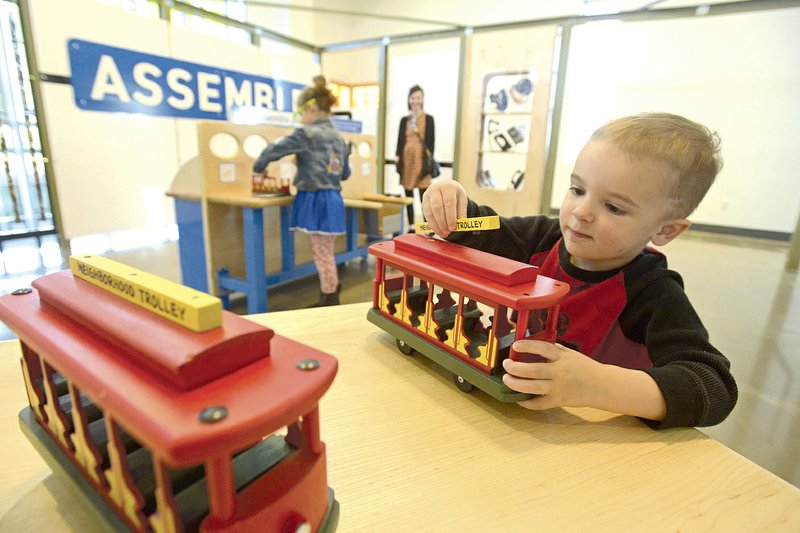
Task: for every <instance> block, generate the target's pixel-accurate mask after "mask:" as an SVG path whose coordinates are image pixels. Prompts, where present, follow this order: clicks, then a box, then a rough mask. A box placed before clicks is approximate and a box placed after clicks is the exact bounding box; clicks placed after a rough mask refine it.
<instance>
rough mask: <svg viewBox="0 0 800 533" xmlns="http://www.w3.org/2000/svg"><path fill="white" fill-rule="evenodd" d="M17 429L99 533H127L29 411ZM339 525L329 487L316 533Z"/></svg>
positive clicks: (329, 532) (125, 526)
mask: <svg viewBox="0 0 800 533" xmlns="http://www.w3.org/2000/svg"><path fill="white" fill-rule="evenodd" d="M19 425H20V428H22V433H24V434H25V436H26V437H27V438H28V440H29V441H30V442H31V444H32V445H33V447H34V448H35V449H36V451H37V452H38V453H39V455H41V456H42V458H43V459H44V460H45V462H46V463H47V465H48V466H49V467H50V468H51V469H52V470H53V472H54V473H55V474H56V475H57V476H59V477H60V478H61V479H65V480H68V481H70V482H71V486H73V487H74V488H76V489H77V491H75V492H74V494H78V495H80V497H81V499H82V500H83V501H84V502H85V503H86V504H87V505H86V506H85V508H87V509H91V511H92V513H93V518H94V519H96V520H95V522H96V523H97V525H98V529H100V530H103V531H129V530H130V527H129V526H128V524H127V523H126V522H125V521H124V520H122V518H120V517H119V515H117V513H116V512H114V510H113V509H112V508H111V506H110V505H109V504H108V503H107V502H106V501H105V500H104V499H103V497H102V496H100V494H98V493H97V491H96V490H94V487H92V486H91V484H89V482H88V481H86V478H85V477H84V476H83V474H82V473H81V472H80V470H78V468H77V467H76V466H75V465H74V464H73V463H72V461H70V460H69V459H68V458H67V457H66V456H65V455H64V453H63V452H62V451H61V448H59V447H58V445H57V444H56V443H55V442H53V439H52V438H51V437H50V435H49V434H48V433H47V432H46V431H45V430H44V429H43V428H42V427H41V426H40V425H39V422H38V421H37V420H36V417H35V416H34V415H33V412H32V411H31V408H30V407H25V408H24V409H23V410H22V411H20V413H19ZM338 524H339V502H338V501H336V498H335V497H334V493H333V489H332V488H330V487H328V510H327V511H326V513H325V517H324V518H323V519H322V522H321V523H320V526H319V529H318V530H317V531H318V532H319V533H333V532H334V531H336V527H337V525H338Z"/></svg>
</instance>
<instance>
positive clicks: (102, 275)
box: [0, 256, 338, 532]
mask: <svg viewBox="0 0 800 533" xmlns="http://www.w3.org/2000/svg"><path fill="white" fill-rule="evenodd" d="M75 259H76V258H75V257H73V258H72V260H73V261H71V263H73V265H72V272H70V271H64V272H58V273H56V274H51V275H48V276H44V277H42V278H39V279H38V280H36V281H35V282H34V284H33V285H34V289H33V290H31V289H24V290H20V291H15V294H11V295H6V296H3V297H2V298H0V318H2V320H3V321H5V322H6V324H8V326H9V327H10V328H11V329H12V330H13V331H14V333H16V334H17V335H18V336H19V338H20V341H21V344H22V354H23V355H22V359H21V364H22V371H23V377H24V380H25V386H26V388H27V393H28V400H29V404H30V406H29V407H27V408H25V409H23V411H22V412H21V413H20V425H21V427H22V429H23V431H24V432H25V434H26V436H28V438H29V439H30V440H31V442H32V443H33V444H34V445H35V447H36V448H37V449H38V451H39V452H40V453H41V454H42V455H43V457H44V458H45V459H46V460H47V461H48V463H49V464H50V465H51V466H52V467H54V469H55V470H56V471H59V470H60V471H62V472H64V473H66V474H67V475H69V476H70V477H71V478H72V480H73V481H74V482H75V483H76V485H77V486H78V488H79V489H80V492H81V493H82V494H83V495H84V496H86V497H87V498H88V499H89V500H90V501H91V503H92V504H93V505H94V507H96V508H97V509H98V510H99V511H100V516H102V517H103V519H104V520H105V522H106V523H107V526H108V527H109V529H110V530H114V531H118V530H121V529H125V528H126V527H127V528H130V529H132V530H136V531H155V532H173V531H209V532H210V531H234V530H235V531H253V532H255V531H258V532H267V531H270V532H272V531H275V532H284V531H292V532H295V531H333V530H335V528H336V524H337V520H338V503H337V502H336V500H335V499H334V498H333V491H332V490H330V489H329V488H328V486H327V473H326V462H325V444H324V443H323V442H321V441H320V430H319V414H318V401H319V399H320V398H321V397H322V395H323V394H324V393H325V391H326V390H327V389H328V387H329V386H330V384H331V383H332V381H333V379H334V376H335V374H336V370H337V362H336V359H335V358H333V357H331V356H330V355H327V354H325V353H322V352H319V351H317V350H314V349H312V348H310V347H308V346H304V345H302V344H299V343H297V342H294V341H291V340H289V339H287V338H284V337H281V336H280V335H274V333H273V331H272V330H270V329H268V328H265V327H263V326H260V325H258V324H256V323H254V322H251V321H249V320H246V319H244V318H242V317H239V316H237V315H235V314H233V313H229V312H227V311H222V310H221V306H219V303H218V299H214V300H216V303H213V304H211V305H210V308H211V310H210V311H209V309H208V307H209V306H204V305H201V306H199V307H198V306H197V305H196V302H198V301H203V299H204V298H213V297H210V296H208V295H205V294H203V293H199V292H198V291H193V290H192V289H188V288H186V287H182V286H180V285H178V284H172V283H171V282H168V281H166V280H161V279H160V278H156V277H155V276H150V277H151V278H155V279H156V280H159V281H157V282H156V283H155V286H156V289H151V288H149V287H150V286H149V285H148V284H147V283H140V284H137V283H136V282H135V280H140V281H141V280H144V279H145V278H147V276H149V275H148V274H146V273H143V272H141V271H136V270H135V269H130V268H128V267H124V265H120V264H119V263H114V265H116V266H114V265H111V267H109V268H110V271H111V274H108V272H109V270H104V269H105V268H106V267H108V266H109V265H101V267H102V268H95V266H96V265H95V266H93V262H94V261H95V260H98V261H99V260H102V259H103V258H97V257H94V256H83V257H81V258H80V259H79V260H78V261H77V266H79V267H80V268H79V269H76V262H75V261H74V260H75ZM105 261H107V262H108V260H105ZM109 263H113V262H109ZM81 265H82V266H81ZM87 265H88V266H87ZM115 268H116V272H115V271H114V269H115ZM129 271H130V272H129ZM81 278H83V279H81ZM159 283H160V285H159ZM166 284H171V285H172V286H175V287H176V288H175V289H173V288H171V287H170V286H169V285H166ZM96 285H98V286H101V287H104V288H98V286H96ZM165 287H166V288H165ZM178 288H179V289H178ZM182 290H186V291H192V292H193V293H194V294H191V293H190V294H188V296H186V297H183V296H182V294H179V293H180V292H181V291H182ZM128 296H130V298H127V297H128ZM126 298H127V299H128V300H130V301H125V299H126ZM214 308H216V310H215V309H214ZM198 313H199V315H198ZM159 314H160V315H161V316H158V315H159ZM193 314H194V315H197V316H199V322H196V323H195V324H194V326H191V324H190V326H191V327H193V329H195V331H191V330H189V329H187V327H184V326H185V325H186V324H189V322H190V321H189V317H190V315H193ZM182 321H187V322H186V324H183V325H181V322H182ZM176 322H177V323H176Z"/></svg>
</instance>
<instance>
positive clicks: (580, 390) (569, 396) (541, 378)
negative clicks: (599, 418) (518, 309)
mask: <svg viewBox="0 0 800 533" xmlns="http://www.w3.org/2000/svg"><path fill="white" fill-rule="evenodd" d="M514 350H516V351H517V352H525V353H532V354H537V355H540V356H542V357H544V358H545V359H547V360H548V362H543V363H523V362H520V361H513V360H511V359H506V360H505V361H503V368H504V369H505V370H506V372H508V374H506V375H504V376H503V383H505V384H506V385H507V386H508V387H509V388H511V389H513V390H515V391H518V392H524V393H527V394H539V395H540V396H537V397H536V398H531V399H530V400H525V401H522V402H519V405H521V406H523V407H525V408H527V409H534V410H539V409H550V408H552V407H584V406H594V404H595V401H594V398H595V392H596V388H597V387H598V385H599V384H600V383H601V379H600V374H601V372H602V367H603V366H605V365H603V364H602V363H598V362H597V361H595V360H594V359H591V358H590V357H587V356H585V355H583V354H582V353H580V352H576V351H575V350H570V349H569V348H565V347H564V346H562V345H560V344H551V343H549V342H544V341H534V340H521V341H517V342H515V343H514Z"/></svg>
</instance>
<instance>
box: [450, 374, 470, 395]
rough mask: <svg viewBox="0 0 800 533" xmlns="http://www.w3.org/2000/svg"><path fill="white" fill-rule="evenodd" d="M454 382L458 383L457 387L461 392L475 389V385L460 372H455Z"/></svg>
mask: <svg viewBox="0 0 800 533" xmlns="http://www.w3.org/2000/svg"><path fill="white" fill-rule="evenodd" d="M453 383H455V384H456V387H458V390H460V391H461V392H472V391H473V390H475V385H473V384H472V383H470V382H469V381H467V380H466V379H464V378H462V377H461V376H459V375H458V374H453Z"/></svg>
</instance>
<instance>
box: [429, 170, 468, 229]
mask: <svg viewBox="0 0 800 533" xmlns="http://www.w3.org/2000/svg"><path fill="white" fill-rule="evenodd" d="M422 214H423V215H424V216H425V220H426V221H427V222H428V224H430V225H431V229H432V230H433V232H434V233H436V235H438V236H440V237H442V238H444V237H447V236H448V235H450V233H451V232H452V231H454V230H455V229H456V219H459V218H466V216H467V192H466V191H465V190H464V187H462V186H461V184H460V183H458V182H457V181H453V180H443V181H437V182H436V183H433V184H431V186H430V187H428V190H427V191H425V194H424V195H423V196H422Z"/></svg>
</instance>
